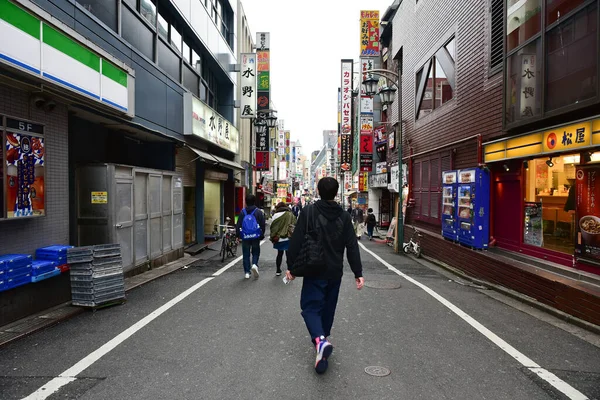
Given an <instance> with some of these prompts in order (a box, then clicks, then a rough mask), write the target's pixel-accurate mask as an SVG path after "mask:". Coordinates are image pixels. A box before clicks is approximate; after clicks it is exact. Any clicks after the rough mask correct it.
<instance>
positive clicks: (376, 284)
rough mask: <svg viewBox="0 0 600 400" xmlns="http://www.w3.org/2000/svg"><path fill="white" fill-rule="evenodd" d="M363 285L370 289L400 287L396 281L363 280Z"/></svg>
mask: <svg viewBox="0 0 600 400" xmlns="http://www.w3.org/2000/svg"><path fill="white" fill-rule="evenodd" d="M365 286H366V287H370V288H372V289H400V288H401V287H402V285H400V282H398V281H365Z"/></svg>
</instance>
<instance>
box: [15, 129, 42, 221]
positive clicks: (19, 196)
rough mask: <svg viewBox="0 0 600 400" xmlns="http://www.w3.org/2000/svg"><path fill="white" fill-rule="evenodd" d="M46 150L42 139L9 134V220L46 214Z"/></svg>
mask: <svg viewBox="0 0 600 400" xmlns="http://www.w3.org/2000/svg"><path fill="white" fill-rule="evenodd" d="M10 121H11V120H10V119H8V118H7V126H8V125H9V124H10ZM29 125H33V124H29ZM39 126H40V128H41V125H39ZM42 129H43V128H42ZM44 151H45V148H44V139H43V138H41V137H35V136H29V135H25V134H23V133H17V132H7V133H6V211H7V218H19V217H33V216H43V215H45V204H44V189H45V186H44V168H45V167H44Z"/></svg>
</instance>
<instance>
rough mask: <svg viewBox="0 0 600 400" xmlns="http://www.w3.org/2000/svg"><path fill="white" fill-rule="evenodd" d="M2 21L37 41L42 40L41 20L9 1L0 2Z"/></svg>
mask: <svg viewBox="0 0 600 400" xmlns="http://www.w3.org/2000/svg"><path fill="white" fill-rule="evenodd" d="M0 19H3V20H4V21H6V22H8V23H9V24H11V25H13V26H14V27H16V28H19V29H20V30H22V31H23V32H25V33H28V34H29V35H31V36H33V37H34V38H36V39H39V38H40V20H39V19H37V18H36V17H34V16H33V15H31V14H29V13H27V12H25V11H23V10H22V9H21V8H19V7H17V6H16V5H14V4H13V3H11V2H10V1H8V0H0Z"/></svg>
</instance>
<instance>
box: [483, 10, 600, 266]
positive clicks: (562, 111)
mask: <svg viewBox="0 0 600 400" xmlns="http://www.w3.org/2000/svg"><path fill="white" fill-rule="evenodd" d="M505 3H506V4H505V9H506V11H505V12H506V14H505V15H504V18H505V21H506V24H505V26H504V31H503V32H504V43H505V46H504V51H503V53H502V57H501V59H502V61H503V63H504V98H503V115H504V118H503V123H504V129H505V134H504V135H503V137H502V139H499V140H491V141H486V143H484V161H485V162H486V163H487V164H488V165H489V167H490V169H491V170H492V174H493V185H492V198H493V199H494V202H493V212H494V213H493V219H492V228H493V229H492V232H493V238H494V240H495V241H496V243H497V246H498V247H502V248H505V249H508V250H512V251H517V252H520V253H525V254H528V255H531V256H534V257H538V258H540V259H544V260H551V261H554V262H557V263H559V264H563V265H566V266H573V267H575V268H577V269H583V270H586V271H588V272H593V273H596V274H598V273H600V255H599V254H600V253H599V252H598V250H600V243H598V242H597V241H596V239H595V234H594V233H591V232H593V229H594V227H595V226H596V223H597V222H598V221H600V219H599V217H600V209H598V208H597V207H596V205H595V196H596V195H598V189H596V185H595V175H596V173H600V169H599V167H600V165H599V164H598V163H599V162H600V152H599V151H600V147H599V146H600V140H599V139H600V136H599V135H598V134H597V132H598V131H599V130H600V119H599V118H598V117H599V115H600V114H599V112H598V110H599V108H598V104H599V102H600V97H599V90H600V88H599V86H598V73H599V69H598V68H599V63H598V42H599V39H600V36H599V33H598V18H599V14H598V7H599V4H600V2H599V1H583V0H582V1H525V2H516V1H510V0H509V1H507V2H505ZM590 229H592V231H590Z"/></svg>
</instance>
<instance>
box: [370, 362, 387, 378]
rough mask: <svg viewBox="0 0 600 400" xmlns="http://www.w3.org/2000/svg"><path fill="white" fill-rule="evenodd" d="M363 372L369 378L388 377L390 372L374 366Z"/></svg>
mask: <svg viewBox="0 0 600 400" xmlns="http://www.w3.org/2000/svg"><path fill="white" fill-rule="evenodd" d="M365 372H366V373H367V374H369V375H371V376H388V375H389V374H390V370H389V369H387V368H386V367H379V366H376V365H373V366H371V367H367V368H365Z"/></svg>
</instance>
